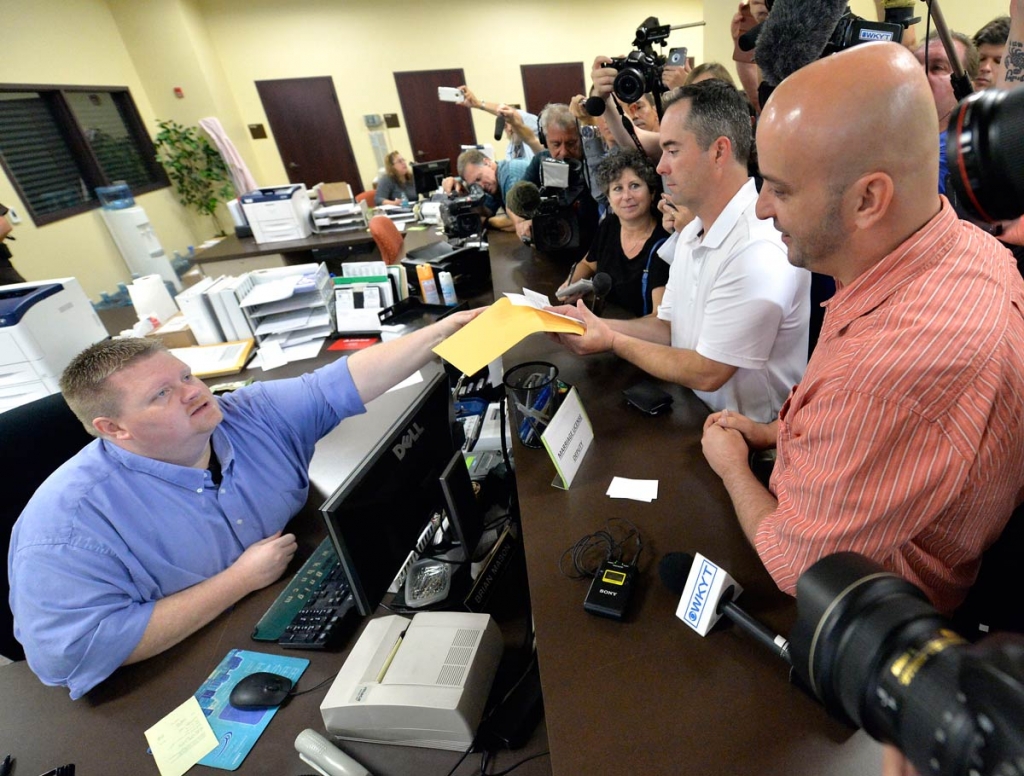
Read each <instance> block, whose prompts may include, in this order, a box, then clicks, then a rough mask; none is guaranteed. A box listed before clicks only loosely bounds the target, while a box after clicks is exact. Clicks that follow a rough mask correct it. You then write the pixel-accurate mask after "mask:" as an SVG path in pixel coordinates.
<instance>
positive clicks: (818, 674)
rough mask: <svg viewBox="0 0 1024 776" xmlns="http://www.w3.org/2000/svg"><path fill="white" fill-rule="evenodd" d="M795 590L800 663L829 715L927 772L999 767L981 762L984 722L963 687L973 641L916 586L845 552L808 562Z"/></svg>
mask: <svg viewBox="0 0 1024 776" xmlns="http://www.w3.org/2000/svg"><path fill="white" fill-rule="evenodd" d="M796 595H797V612H798V613H797V622H796V625H795V626H794V628H793V632H792V633H791V635H790V653H791V654H792V656H793V669H794V671H795V672H796V674H797V675H798V676H799V677H800V678H801V679H802V680H803V681H804V682H805V683H806V684H807V685H808V686H809V687H810V689H811V690H812V691H813V692H814V694H815V695H817V696H818V698H820V699H821V701H822V703H824V704H825V708H826V709H828V710H829V712H830V713H832V714H833V715H835V716H837V717H839V718H840V719H842V720H844V721H846V722H852V723H853V724H855V725H857V726H859V727H862V728H864V730H865V731H867V732H868V733H869V734H870V735H871V736H873V737H874V738H876V739H878V740H880V741H888V742H892V743H894V744H896V745H897V746H898V747H899V748H900V749H901V750H902V751H903V753H904V754H905V755H907V757H908V758H909V759H910V760H911V762H913V763H915V764H916V765H918V766H919V767H920V766H921V764H927V765H929V766H930V767H929V768H928V770H927V772H929V773H935V774H949V776H953V774H965V773H971V772H976V773H989V772H998V771H989V770H987V769H986V768H984V767H983V766H984V765H985V762H984V756H985V755H986V754H991V753H992V752H991V751H989V752H986V751H985V744H986V741H985V734H986V730H985V726H984V725H982V724H976V720H975V715H974V714H972V712H971V710H970V709H969V708H968V706H967V705H966V703H965V699H964V695H963V693H962V691H961V683H960V672H961V666H962V662H963V659H964V656H965V655H967V654H968V651H967V649H968V648H967V647H966V645H965V642H964V640H963V639H962V638H960V637H959V636H958V635H957V634H956V633H954V632H952V631H951V630H949V628H948V624H947V622H946V620H945V619H944V618H943V617H942V616H941V615H939V614H938V612H936V611H935V609H934V608H932V606H931V605H930V604H929V603H928V599H927V598H926V597H925V595H924V594H923V593H922V592H921V591H920V590H919V589H918V588H916V587H915V586H914V585H912V584H911V583H910V582H907V581H906V580H904V579H901V578H900V577H897V576H896V575H895V574H892V573H891V572H888V571H886V570H884V569H883V568H882V567H881V566H879V565H877V564H876V563H874V562H873V561H870V560H868V559H867V558H865V557H863V556H861V555H856V554H854V553H839V554H837V555H831V556H829V557H827V558H823V559H822V560H820V561H818V562H817V563H815V564H814V565H813V566H811V568H810V569H808V570H807V571H806V572H805V573H804V575H803V576H802V577H801V578H800V580H799V582H798V583H797V593H796ZM988 765H989V767H992V765H993V763H992V762H991V761H990V762H989V763H988ZM923 772H925V771H922V773H923Z"/></svg>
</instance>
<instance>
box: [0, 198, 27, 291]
mask: <svg viewBox="0 0 1024 776" xmlns="http://www.w3.org/2000/svg"><path fill="white" fill-rule="evenodd" d="M9 212H10V210H9V208H7V207H4V205H3V204H2V203H0V286H7V285H10V284H11V283H24V282H25V278H23V277H22V276H21V274H20V273H19V272H18V270H16V269H15V268H14V266H13V265H12V264H11V249H10V248H8V247H7V240H13V239H14V237H11V236H9V235H10V234H11V230H12V229H13V227H12V226H11V222H10V221H9V220H8V219H7V214H8V213H9Z"/></svg>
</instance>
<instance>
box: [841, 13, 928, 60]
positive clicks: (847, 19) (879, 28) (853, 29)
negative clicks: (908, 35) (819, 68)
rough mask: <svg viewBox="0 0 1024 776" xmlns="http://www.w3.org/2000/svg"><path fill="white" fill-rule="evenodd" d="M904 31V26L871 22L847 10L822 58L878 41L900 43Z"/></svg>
mask: <svg viewBox="0 0 1024 776" xmlns="http://www.w3.org/2000/svg"><path fill="white" fill-rule="evenodd" d="M912 21H917V20H916V19H915V20H912ZM903 30H904V26H903V24H900V23H894V22H871V21H868V20H867V19H864V18H863V17H860V16H857V15H856V14H854V13H853V12H852V11H850V9H849V8H847V9H846V13H844V14H843V15H842V16H841V17H839V23H838V24H837V25H836V28H835V29H834V30H833V31H832V37H830V38H829V40H828V43H827V44H826V45H825V50H824V51H823V52H822V57H827V56H828V55H829V54H835V53H836V52H837V51H842V50H843V49H848V48H850V46H856V45H857V44H858V43H871V42H872V41H878V40H881V41H890V42H892V43H900V42H902V40H903Z"/></svg>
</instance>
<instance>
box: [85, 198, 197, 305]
mask: <svg viewBox="0 0 1024 776" xmlns="http://www.w3.org/2000/svg"><path fill="white" fill-rule="evenodd" d="M96 194H97V196H99V198H100V202H102V203H103V207H102V208H101V209H100V214H101V215H102V216H103V221H104V223H106V225H107V229H109V230H110V236H111V237H113V238H114V242H115V243H116V244H117V249H118V250H119V251H121V257H122V258H123V259H124V263H125V264H127V265H128V271H129V272H131V273H132V276H134V277H141V276H144V275H159V276H160V277H162V278H163V279H164V280H166V281H168V282H170V283H171V284H172V285H173V286H174V290H175V291H181V290H182V285H181V280H179V279H178V275H177V273H175V271H174V269H172V267H171V262H170V260H169V259H168V258H167V254H166V253H164V249H163V246H161V245H160V241H159V240H158V239H157V238H156V235H155V234H154V233H153V225H152V224H150V222H149V216H147V215H146V211H145V210H144V209H143V208H142V207H141V206H139V205H136V204H135V199H134V198H133V197H132V195H131V193H130V192H129V190H128V187H127V186H104V187H100V188H97V189H96Z"/></svg>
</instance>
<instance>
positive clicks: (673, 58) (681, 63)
mask: <svg viewBox="0 0 1024 776" xmlns="http://www.w3.org/2000/svg"><path fill="white" fill-rule="evenodd" d="M665 64H666V65H670V66H672V67H685V66H686V46H680V47H679V48H674V49H669V52H668V60H667V61H666V62H665Z"/></svg>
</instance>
